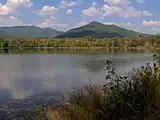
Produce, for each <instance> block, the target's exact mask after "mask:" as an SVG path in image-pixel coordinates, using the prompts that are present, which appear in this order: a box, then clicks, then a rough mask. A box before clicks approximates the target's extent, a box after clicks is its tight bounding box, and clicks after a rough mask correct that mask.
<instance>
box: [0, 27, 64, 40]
mask: <svg viewBox="0 0 160 120" xmlns="http://www.w3.org/2000/svg"><path fill="white" fill-rule="evenodd" d="M0 31H3V32H5V33H6V34H8V35H10V36H13V37H25V38H37V37H55V36H57V35H59V34H62V33H63V32H61V31H57V30H54V29H52V28H39V27H36V26H14V27H0Z"/></svg>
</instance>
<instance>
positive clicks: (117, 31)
mask: <svg viewBox="0 0 160 120" xmlns="http://www.w3.org/2000/svg"><path fill="white" fill-rule="evenodd" d="M138 35H144V34H142V33H138V32H135V31H132V30H128V29H125V28H122V27H119V26H116V25H105V24H102V23H99V22H91V23H89V24H87V25H84V26H82V27H79V28H75V29H71V30H69V31H67V32H66V33H64V34H61V35H58V36H56V37H57V38H65V37H71V38H77V37H88V36H91V37H96V38H104V37H128V36H138Z"/></svg>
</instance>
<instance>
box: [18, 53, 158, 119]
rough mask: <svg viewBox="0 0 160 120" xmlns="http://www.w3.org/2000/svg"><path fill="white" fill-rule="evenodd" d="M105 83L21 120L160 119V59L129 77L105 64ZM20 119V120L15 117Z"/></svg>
mask: <svg viewBox="0 0 160 120" xmlns="http://www.w3.org/2000/svg"><path fill="white" fill-rule="evenodd" d="M105 71H106V76H105V80H106V81H105V84H103V85H93V84H89V85H86V86H84V88H82V89H77V88H73V92H72V93H71V94H69V103H70V104H68V105H66V106H64V105H61V106H59V107H56V108H52V107H50V106H48V105H44V106H41V107H38V108H37V110H35V111H23V112H22V113H19V115H20V119H21V120H32V119H33V120H159V119H160V57H157V56H156V55H154V56H153V64H149V63H147V64H145V65H144V66H142V67H141V68H139V69H137V70H135V71H134V72H133V73H132V74H131V75H130V76H120V75H117V73H116V69H115V68H113V67H112V62H111V61H106V69H105ZM16 119H18V117H17V118H16Z"/></svg>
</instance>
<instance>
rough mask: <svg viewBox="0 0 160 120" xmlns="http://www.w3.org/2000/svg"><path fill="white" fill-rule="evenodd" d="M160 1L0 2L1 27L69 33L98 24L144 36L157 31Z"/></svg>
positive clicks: (59, 0) (40, 0) (159, 21)
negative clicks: (34, 27)
mask: <svg viewBox="0 0 160 120" xmlns="http://www.w3.org/2000/svg"><path fill="white" fill-rule="evenodd" d="M159 5H160V0H0V26H23V25H35V26H38V27H43V28H44V27H51V28H53V29H58V30H63V31H66V30H69V29H71V28H75V27H79V26H82V25H85V24H88V23H89V22H91V21H99V22H101V23H104V24H116V25H118V26H121V27H125V28H128V29H132V30H136V31H139V32H146V33H159V32H160V15H159V13H158V12H159V11H160V6H159Z"/></svg>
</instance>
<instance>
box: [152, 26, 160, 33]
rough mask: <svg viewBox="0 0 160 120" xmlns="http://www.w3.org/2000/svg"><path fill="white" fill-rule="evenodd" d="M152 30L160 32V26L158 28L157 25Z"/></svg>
mask: <svg viewBox="0 0 160 120" xmlns="http://www.w3.org/2000/svg"><path fill="white" fill-rule="evenodd" d="M152 30H153V31H156V32H160V28H157V27H152Z"/></svg>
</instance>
